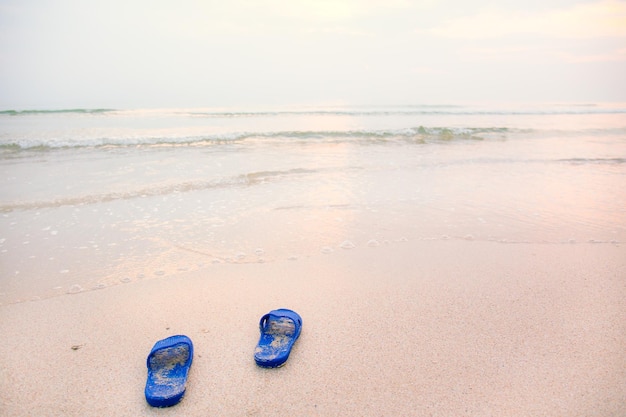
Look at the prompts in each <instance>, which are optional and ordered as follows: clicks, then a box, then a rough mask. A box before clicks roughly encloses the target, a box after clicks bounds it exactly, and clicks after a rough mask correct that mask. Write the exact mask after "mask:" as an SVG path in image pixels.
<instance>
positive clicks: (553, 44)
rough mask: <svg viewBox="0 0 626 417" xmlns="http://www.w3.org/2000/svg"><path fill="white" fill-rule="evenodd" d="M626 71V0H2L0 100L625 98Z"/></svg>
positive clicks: (51, 103)
mask: <svg viewBox="0 0 626 417" xmlns="http://www.w3.org/2000/svg"><path fill="white" fill-rule="evenodd" d="M625 74H626V1H625V0H622V1H618V0H525V1H519V0H497V1H495V0H494V1H492V0H176V1H172V0H169V1H161V0H99V1H92V0H0V109H34V108H37V109H39V108H46V109H51V108H94V107H98V108H100V107H112V108H137V107H208V106H243V105H246V106H249V105H253V106H263V105H284V104H339V103H347V104H424V103H433V104H437V103H455V102H467V101H474V102H475V101H524V102H527V101H559V102H564V101H576V102H593V101H626V75H625Z"/></svg>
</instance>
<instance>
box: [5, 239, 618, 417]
mask: <svg viewBox="0 0 626 417" xmlns="http://www.w3.org/2000/svg"><path fill="white" fill-rule="evenodd" d="M278 307H286V308H291V309H294V310H296V311H297V312H298V313H299V314H300V315H301V316H302V318H303V321H304V326H303V331H302V335H301V337H300V339H299V340H298V342H297V343H296V345H295V347H294V350H293V352H292V355H291V357H290V359H289V361H288V362H287V364H286V365H285V366H284V367H283V368H279V369H274V370H265V369H260V368H258V367H256V365H255V363H254V359H253V352H254V348H255V345H256V342H257V340H258V320H259V319H260V317H261V316H262V315H263V314H264V313H266V312H267V311H269V310H271V309H274V308H278ZM0 334H1V335H2V343H0V365H1V367H0V372H1V373H0V414H1V415H3V416H6V417H9V416H27V415H29V416H98V417H102V416H157V415H158V416H223V417H225V416H278V415H282V416H431V415H432V416H603V417H607V416H624V415H626V246H623V245H622V246H617V245H611V244H560V245H559V244H557V245H550V244H543V245H542V244H499V243H493V242H466V241H432V242H425V241H420V242H402V243H393V244H389V245H382V246H380V247H376V248H369V247H365V246H364V247H357V248H355V249H351V250H339V251H335V252H333V253H330V254H319V255H316V256H312V257H310V258H306V259H299V260H292V261H276V262H268V263H264V264H237V265H235V264H221V265H210V266H207V267H206V268H205V269H203V270H201V271H194V272H181V273H179V274H176V275H170V276H162V277H158V278H155V279H151V280H144V281H138V282H132V283H128V284H121V285H117V286H113V287H109V288H106V289H102V290H96V291H89V292H83V293H79V294H68V295H63V296H59V297H55V298H50V299H45V300H39V301H32V302H25V303H20V304H12V305H4V306H0ZM173 334H186V335H188V336H189V337H191V338H192V340H193V341H194V346H195V357H194V363H193V366H192V369H191V372H190V376H189V381H188V387H187V394H186V395H185V398H184V399H183V400H182V402H181V403H180V404H179V405H177V406H175V407H173V408H170V409H153V408H150V407H149V406H148V405H147V404H146V402H145V399H144V396H143V389H144V384H145V379H146V365H145V360H146V356H147V354H148V352H149V350H150V348H151V347H152V345H153V344H154V342H155V341H156V340H158V339H161V338H164V337H166V336H169V335H173Z"/></svg>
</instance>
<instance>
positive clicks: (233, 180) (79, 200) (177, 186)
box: [0, 168, 316, 213]
mask: <svg viewBox="0 0 626 417" xmlns="http://www.w3.org/2000/svg"><path fill="white" fill-rule="evenodd" d="M315 172H316V171H315V170H311V169H303V168H295V169H289V170H284V171H259V172H249V173H245V174H241V175H236V176H233V177H224V178H217V179H214V180H211V181H202V180H198V181H185V182H178V183H173V184H160V185H153V186H146V187H143V188H138V189H134V190H127V191H123V192H106V193H96V194H87V195H81V196H66V197H59V198H54V199H49V200H38V201H13V202H7V203H4V204H0V213H2V212H4V213H8V212H11V211H14V210H39V209H44V208H57V207H63V206H84V205H90V204H98V203H108V202H111V201H117V200H132V199H135V198H146V197H154V196H165V195H169V194H177V193H186V192H191V191H202V190H210V189H218V188H227V187H247V186H255V185H260V184H265V183H268V182H272V181H277V180H281V179H284V178H288V177H293V176H297V175H308V174H312V173H315Z"/></svg>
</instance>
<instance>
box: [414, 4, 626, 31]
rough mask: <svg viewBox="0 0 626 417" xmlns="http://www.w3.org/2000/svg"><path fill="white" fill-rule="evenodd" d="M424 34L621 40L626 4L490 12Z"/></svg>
mask: <svg viewBox="0 0 626 417" xmlns="http://www.w3.org/2000/svg"><path fill="white" fill-rule="evenodd" d="M421 32H424V31H421ZM425 32H426V33H429V34H431V35H436V36H440V37H447V38H463V39H486V38H501V37H504V36H509V35H518V34H522V35H528V34H534V35H543V36H551V37H558V38H574V39H583V38H599V37H620V38H621V37H626V2H624V1H617V0H605V1H600V2H595V3H585V4H579V5H575V6H573V7H570V8H568V9H555V10H550V11H543V12H537V13H527V12H519V11H512V10H495V9H489V10H484V11H482V12H480V13H478V14H475V15H472V16H464V17H459V18H455V19H450V20H447V21H445V22H444V23H443V24H442V25H440V26H437V27H435V28H432V29H430V30H427V31H425Z"/></svg>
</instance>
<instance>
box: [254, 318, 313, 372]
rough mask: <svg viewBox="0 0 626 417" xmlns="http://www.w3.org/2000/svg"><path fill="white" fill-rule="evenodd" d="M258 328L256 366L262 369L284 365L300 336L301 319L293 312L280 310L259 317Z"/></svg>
mask: <svg viewBox="0 0 626 417" xmlns="http://www.w3.org/2000/svg"><path fill="white" fill-rule="evenodd" d="M259 327H260V330H261V338H260V339H259V343H258V345H257V347H256V349H255V351H254V360H255V361H256V364H257V365H259V366H261V367H264V368H277V367H279V366H282V365H284V364H285V362H286V361H287V359H288V358H289V354H290V353H291V348H292V346H293V344H294V343H295V342H296V340H297V339H298V336H300V331H301V330H302V318H301V317H300V316H299V315H298V313H296V312H295V311H292V310H288V309H285V308H281V309H278V310H272V311H270V312H269V313H268V314H266V315H264V316H263V317H261V322H260V323H259Z"/></svg>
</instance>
